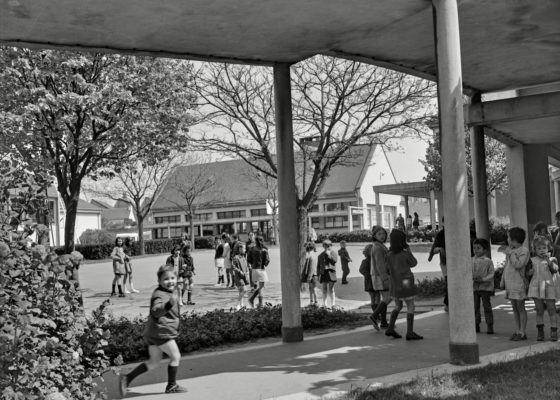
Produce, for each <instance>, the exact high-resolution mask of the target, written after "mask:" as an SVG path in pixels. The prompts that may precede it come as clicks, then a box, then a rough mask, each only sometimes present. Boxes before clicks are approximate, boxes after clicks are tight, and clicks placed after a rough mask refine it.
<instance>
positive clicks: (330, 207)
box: [310, 201, 358, 212]
mask: <svg viewBox="0 0 560 400" xmlns="http://www.w3.org/2000/svg"><path fill="white" fill-rule="evenodd" d="M357 205H358V202H357V201H341V202H335V203H325V204H320V205H319V204H314V205H313V207H311V211H310V212H319V210H321V211H326V212H328V211H346V210H348V207H356V206H357Z"/></svg>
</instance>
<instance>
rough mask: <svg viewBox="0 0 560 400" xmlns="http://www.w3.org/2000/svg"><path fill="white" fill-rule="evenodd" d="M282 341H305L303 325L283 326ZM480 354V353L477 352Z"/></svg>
mask: <svg viewBox="0 0 560 400" xmlns="http://www.w3.org/2000/svg"><path fill="white" fill-rule="evenodd" d="M282 341H283V342H285V343H292V342H301V341H303V327H301V326H294V327H285V326H283V327H282ZM477 354H478V353H477Z"/></svg>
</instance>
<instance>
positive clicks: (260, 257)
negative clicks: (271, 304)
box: [247, 236, 270, 307]
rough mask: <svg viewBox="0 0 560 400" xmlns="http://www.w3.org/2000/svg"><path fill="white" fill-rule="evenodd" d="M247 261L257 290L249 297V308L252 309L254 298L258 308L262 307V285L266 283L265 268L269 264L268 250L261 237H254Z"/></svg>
mask: <svg viewBox="0 0 560 400" xmlns="http://www.w3.org/2000/svg"><path fill="white" fill-rule="evenodd" d="M247 261H248V263H249V264H251V266H252V273H253V282H255V283H256V284H257V289H256V290H255V291H254V292H253V294H252V295H251V297H249V304H250V305H251V307H254V306H255V298H257V297H258V298H259V307H262V306H263V292H264V284H265V283H266V282H268V274H267V273H266V269H265V268H266V267H267V266H268V264H269V263H270V256H269V255H268V249H267V248H266V246H265V245H264V239H263V237H262V236H257V237H256V239H255V245H254V246H253V247H252V248H251V251H250V252H249V254H247Z"/></svg>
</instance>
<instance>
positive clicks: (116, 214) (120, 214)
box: [101, 208, 130, 221]
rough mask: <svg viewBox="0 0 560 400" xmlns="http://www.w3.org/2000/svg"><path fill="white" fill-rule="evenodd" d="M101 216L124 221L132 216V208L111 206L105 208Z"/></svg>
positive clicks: (108, 219) (106, 218)
mask: <svg viewBox="0 0 560 400" xmlns="http://www.w3.org/2000/svg"><path fill="white" fill-rule="evenodd" d="M101 217H102V218H103V219H105V220H107V221H116V220H118V221H123V220H125V219H128V218H129V217H130V210H129V209H128V208H109V209H107V210H103V212H102V213H101Z"/></svg>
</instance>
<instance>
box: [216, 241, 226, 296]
mask: <svg viewBox="0 0 560 400" xmlns="http://www.w3.org/2000/svg"><path fill="white" fill-rule="evenodd" d="M214 240H215V241H216V251H215V252H214V265H215V266H216V269H217V270H218V283H217V284H215V285H214V286H223V285H225V283H224V245H223V244H222V240H221V239H220V237H219V236H216V238H215V239H214Z"/></svg>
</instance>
